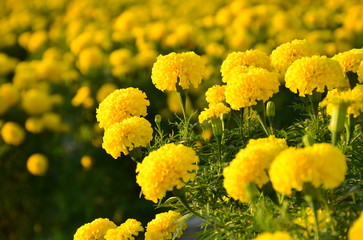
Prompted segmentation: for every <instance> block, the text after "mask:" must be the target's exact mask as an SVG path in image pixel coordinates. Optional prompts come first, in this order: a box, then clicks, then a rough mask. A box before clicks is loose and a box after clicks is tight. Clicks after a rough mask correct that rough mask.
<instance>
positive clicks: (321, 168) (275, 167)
mask: <svg viewBox="0 0 363 240" xmlns="http://www.w3.org/2000/svg"><path fill="white" fill-rule="evenodd" d="M346 170H347V163H346V159H345V156H344V154H343V153H342V152H341V150H340V149H339V148H337V147H335V146H333V145H331V144H328V143H319V144H314V145H313V146H311V147H306V148H304V149H295V148H289V149H286V150H284V151H283V152H281V153H280V154H279V155H278V156H277V157H276V158H275V160H274V161H273V162H272V164H271V167H270V171H269V175H270V179H271V182H272V185H273V187H274V189H275V190H276V191H278V192H280V193H283V194H286V195H290V194H291V191H292V189H293V188H294V189H296V190H298V191H301V190H302V187H303V184H304V183H305V182H310V183H312V184H313V185H314V186H315V187H319V186H321V185H322V186H324V187H325V188H335V187H337V186H338V185H339V184H341V183H342V182H343V181H344V178H345V172H346Z"/></svg>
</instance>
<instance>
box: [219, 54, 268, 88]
mask: <svg viewBox="0 0 363 240" xmlns="http://www.w3.org/2000/svg"><path fill="white" fill-rule="evenodd" d="M241 66H242V67H250V66H253V67H257V68H264V69H267V70H272V67H271V63H270V58H269V57H268V56H267V54H266V53H264V52H263V51H261V50H257V49H256V50H248V51H245V52H232V53H230V54H228V56H227V58H226V59H225V60H224V61H223V63H222V66H221V73H222V81H223V82H226V83H227V82H228V81H229V79H230V77H228V75H229V74H230V73H231V72H232V70H233V69H234V68H235V67H241ZM232 74H233V73H232ZM232 78H233V77H232Z"/></svg>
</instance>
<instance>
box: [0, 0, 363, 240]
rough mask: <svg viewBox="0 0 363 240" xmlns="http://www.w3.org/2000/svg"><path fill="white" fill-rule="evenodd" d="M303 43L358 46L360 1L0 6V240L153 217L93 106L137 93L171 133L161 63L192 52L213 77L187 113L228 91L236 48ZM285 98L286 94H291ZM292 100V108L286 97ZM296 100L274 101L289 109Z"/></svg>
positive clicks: (15, 1) (34, 1)
mask: <svg viewBox="0 0 363 240" xmlns="http://www.w3.org/2000/svg"><path fill="white" fill-rule="evenodd" d="M293 39H306V40H307V41H308V42H310V43H313V44H314V45H315V47H316V48H317V49H318V50H319V51H320V52H321V54H326V55H327V56H333V55H334V54H336V53H339V52H343V51H346V50H350V49H352V48H361V47H362V45H363V3H361V1H360V0H344V1H343V0H310V1H307V0H304V1H303V0H301V1H298V0H269V1H266V0H235V1H232V0H231V1H227V0H214V1H211V2H208V4H206V3H205V1H202V0H194V1H176V0H153V1H151V0H104V1H96V0H52V1H49V0H2V1H0V239H8V240H14V239H52V240H58V239H59V240H63V239H72V237H73V234H74V233H75V231H76V229H77V228H78V227H79V226H81V225H83V224H85V223H87V222H90V221H92V220H94V219H95V218H98V217H103V218H109V219H111V220H113V221H114V222H115V223H116V224H120V223H122V222H124V221H125V220H126V219H127V218H136V219H138V220H139V221H141V222H143V225H144V226H145V224H146V223H147V222H148V221H150V220H151V219H152V218H153V217H154V214H155V210H154V205H153V203H152V202H150V201H146V200H145V199H143V198H139V194H140V188H139V187H138V186H137V185H136V183H135V179H136V178H135V167H136V164H135V163H134V162H133V161H131V159H129V157H128V156H126V157H125V156H122V157H120V158H119V159H113V158H112V157H111V156H109V155H108V154H106V153H105V151H104V150H103V149H102V147H101V145H102V135H103V133H102V130H101V129H100V128H99V127H98V124H97V122H96V117H95V113H96V108H97V107H98V104H99V103H100V101H102V99H104V98H105V97H106V96H107V95H108V94H109V93H110V92H112V91H113V90H115V89H118V88H125V87H137V88H139V89H140V90H142V91H144V92H145V93H146V94H147V96H148V99H149V100H150V102H151V104H150V106H149V108H148V116H147V119H148V120H149V121H150V122H152V123H153V119H154V116H155V115H156V114H160V115H161V116H162V118H163V123H164V126H166V125H167V122H168V120H172V119H173V118H174V116H175V115H174V114H175V113H180V111H181V109H180V107H179V103H178V101H177V97H176V96H175V95H174V94H173V93H167V92H166V93H163V92H161V91H159V90H157V89H156V88H155V87H154V86H153V85H152V82H151V78H150V76H151V69H152V65H153V63H154V62H155V60H156V57H157V56H158V55H159V54H168V53H170V52H183V51H194V52H195V53H197V54H199V55H201V56H202V58H203V59H204V61H205V64H206V74H205V78H204V81H203V83H202V85H201V87H200V88H198V89H191V90H190V91H189V104H188V111H190V112H194V111H196V110H202V109H203V108H204V107H205V106H206V104H205V100H204V98H205V96H204V92H205V91H206V89H208V87H210V86H212V85H214V84H221V77H220V72H219V68H220V65H221V63H222V61H223V60H224V59H225V57H226V56H227V55H228V53H230V52H232V51H246V50H249V49H252V48H253V49H260V50H263V51H265V52H266V53H267V54H270V53H271V51H272V50H273V49H275V48H276V47H277V46H278V45H280V44H282V43H285V42H288V41H292V40H293ZM286 94H288V93H286ZM283 99H285V100H283ZM286 99H288V98H284V97H282V98H279V99H275V100H276V101H277V102H278V103H277V105H280V106H281V105H283V104H284V101H287V100H286Z"/></svg>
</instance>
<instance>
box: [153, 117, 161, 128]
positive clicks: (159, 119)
mask: <svg viewBox="0 0 363 240" xmlns="http://www.w3.org/2000/svg"><path fill="white" fill-rule="evenodd" d="M154 121H155V123H156V124H157V125H159V124H160V123H161V116H160V115H159V114H157V115H155V119H154Z"/></svg>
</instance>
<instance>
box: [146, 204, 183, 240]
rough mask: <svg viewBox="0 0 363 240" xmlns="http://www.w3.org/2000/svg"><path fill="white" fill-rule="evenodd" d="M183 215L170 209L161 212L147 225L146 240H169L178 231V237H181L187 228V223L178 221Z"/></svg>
mask: <svg viewBox="0 0 363 240" xmlns="http://www.w3.org/2000/svg"><path fill="white" fill-rule="evenodd" d="M181 217H182V216H181V215H180V213H178V212H175V211H172V210H170V211H169V212H164V213H159V214H157V215H156V216H155V218H154V219H153V220H151V221H150V222H149V223H148V224H147V226H146V233H145V240H168V239H172V238H173V235H174V234H176V231H177V229H178V228H179V229H181V231H179V232H178V235H177V236H176V237H177V238H179V237H181V235H182V234H183V231H184V230H185V229H186V228H187V223H186V222H185V221H184V222H177V220H179V219H180V218H181Z"/></svg>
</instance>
